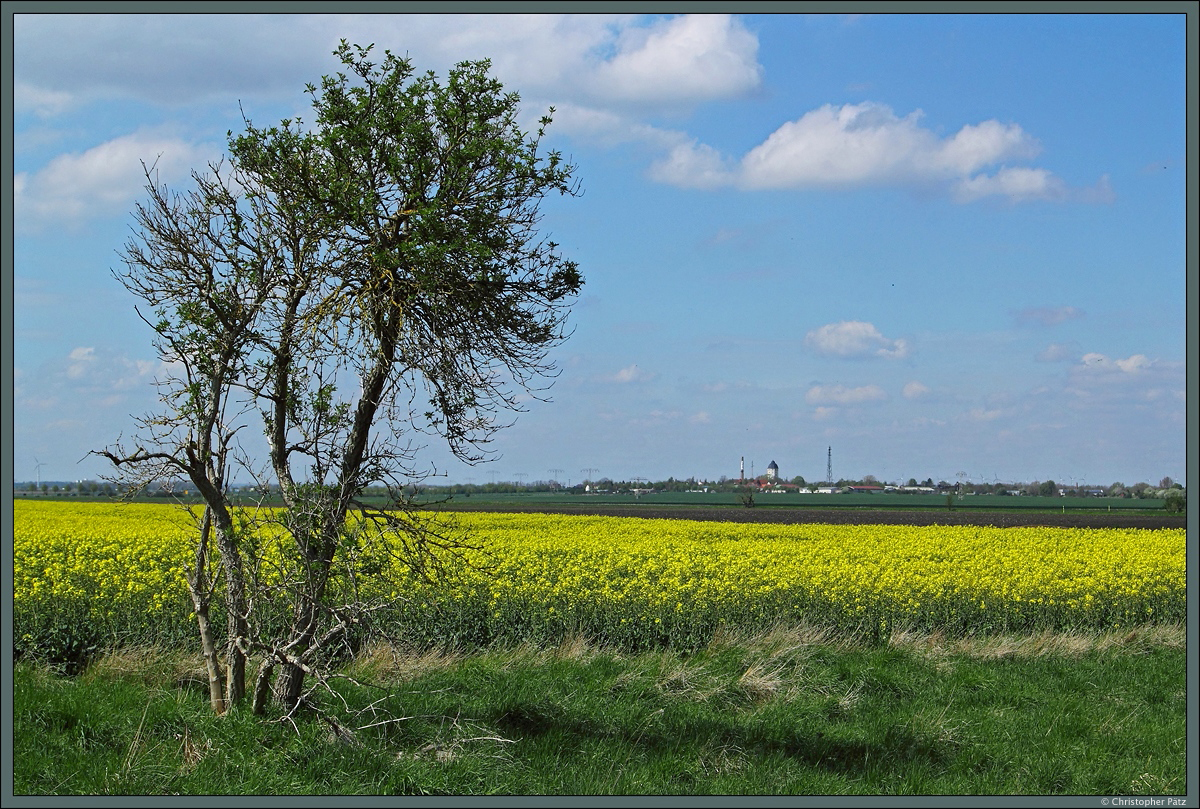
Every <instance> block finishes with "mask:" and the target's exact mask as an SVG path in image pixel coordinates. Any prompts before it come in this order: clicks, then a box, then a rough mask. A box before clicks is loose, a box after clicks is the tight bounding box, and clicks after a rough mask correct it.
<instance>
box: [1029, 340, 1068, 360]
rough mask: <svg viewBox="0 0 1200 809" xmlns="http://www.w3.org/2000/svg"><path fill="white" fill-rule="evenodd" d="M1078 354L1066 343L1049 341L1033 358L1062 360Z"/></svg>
mask: <svg viewBox="0 0 1200 809" xmlns="http://www.w3.org/2000/svg"><path fill="white" fill-rule="evenodd" d="M1077 354H1078V351H1077V350H1076V349H1075V347H1074V346H1072V345H1069V344H1067V343H1051V344H1050V345H1048V346H1046V348H1045V349H1043V350H1042V351H1041V352H1040V353H1039V354H1038V355H1037V356H1036V357H1035V358H1034V359H1036V360H1037V361H1038V362H1063V361H1065V360H1069V359H1072V358H1073V357H1075V356H1076V355H1077Z"/></svg>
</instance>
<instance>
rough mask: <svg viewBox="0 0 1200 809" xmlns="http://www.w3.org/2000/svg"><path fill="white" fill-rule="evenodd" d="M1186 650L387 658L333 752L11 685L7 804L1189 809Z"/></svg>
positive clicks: (803, 649) (187, 680) (720, 646)
mask: <svg viewBox="0 0 1200 809" xmlns="http://www.w3.org/2000/svg"><path fill="white" fill-rule="evenodd" d="M1184 646H1185V644H1184V632H1183V630H1182V629H1170V628H1168V629H1164V628H1161V627H1160V628H1146V629H1144V630H1141V631H1138V632H1130V633H1123V634H1121V635H1112V634H1110V635H1088V636H1080V635H1061V634H1050V633H1046V634H1041V635H1037V636H1031V637H979V638H967V639H944V638H939V637H936V636H933V637H931V636H917V635H895V636H893V637H892V638H891V640H890V642H888V643H884V644H878V645H866V644H862V643H860V642H855V641H852V640H850V639H848V638H844V637H839V636H835V635H832V634H829V633H825V632H821V631H816V630H813V629H804V628H781V629H778V630H776V631H773V632H771V633H767V634H762V635H758V636H753V637H724V638H718V639H715V640H714V641H713V643H711V644H710V645H709V646H708V647H706V648H705V649H703V650H702V651H700V652H698V653H695V654H692V655H686V656H685V655H680V654H678V653H673V652H649V653H643V654H637V655H628V654H620V653H617V652H615V651H612V650H605V649H600V648H595V647H593V646H591V645H589V644H587V643H586V642H583V641H582V640H578V639H576V640H573V641H571V642H568V643H564V644H562V645H560V646H557V647H555V648H551V649H538V648H534V647H529V646H525V647H519V648H515V649H492V650H485V651H482V652H478V653H474V654H471V655H460V654H455V653H446V652H426V653H423V654H415V653H414V654H402V653H397V652H396V651H394V650H392V649H390V648H379V649H374V650H371V651H369V652H366V653H364V654H363V655H361V656H360V657H359V658H358V659H357V660H356V661H354V662H353V663H352V664H350V665H349V666H348V667H347V668H346V669H344V670H343V671H342V674H344V675H347V676H348V677H353V678H354V681H351V680H350V679H339V680H337V681H336V689H337V692H338V694H339V696H338V697H336V698H335V697H334V696H332V695H331V694H329V693H326V694H325V695H324V697H322V702H323V704H324V705H325V707H326V708H329V709H331V710H333V711H334V713H335V714H336V716H337V717H338V722H339V726H340V727H342V728H344V729H346V730H347V731H348V732H343V733H338V732H335V729H334V727H333V726H332V725H331V724H329V723H328V722H326V721H324V720H322V719H320V718H318V717H316V716H314V715H308V716H305V717H302V718H300V720H299V721H298V722H297V723H296V724H294V725H293V724H291V723H286V724H285V723H280V722H278V721H263V720H259V719H256V718H254V717H251V716H248V715H245V714H243V713H239V712H236V711H235V712H234V713H232V714H231V715H229V716H227V717H224V718H218V717H214V716H212V715H211V713H210V712H209V710H208V707H207V702H206V695H205V690H204V687H203V685H202V684H201V682H200V679H199V678H198V677H197V674H198V671H196V670H195V666H196V663H195V661H194V660H192V659H190V657H188V656H187V655H186V654H183V653H166V652H161V651H157V650H145V651H142V652H139V653H134V652H131V651H126V652H123V653H120V654H114V655H109V656H107V657H104V658H102V659H100V660H98V661H97V662H96V663H94V664H93V665H92V666H91V667H90V668H89V669H88V670H87V671H85V672H84V674H83V675H81V676H79V677H76V678H66V677H62V676H59V675H56V674H52V673H50V672H48V671H46V670H44V669H39V668H35V667H32V666H29V665H26V664H19V665H18V666H17V667H16V669H15V671H14V712H13V728H14V748H13V759H14V792H15V794H17V795H83V794H88V795H91V794H101V795H104V794H108V795H111V794H125V795H165V794H183V795H212V794H235V795H236V794H292V795H302V794H354V795H359V794H361V795H392V794H455V795H488V794H510V795H540V794H551V795H631V794H633V795H690V794H697V795H700V794H714V795H739V794H741V795H774V794H810V795H834V794H855V795H892V794H904V795H932V794H951V795H980V794H984V795H1117V794H1121V795H1129V794H1152V795H1181V794H1186V790H1187V784H1186V780H1185V741H1186V739H1185V705H1186V686H1185V682H1184V681H1185V672H1186V661H1185V648H1184ZM368 681H369V682H373V683H376V685H374V686H368V685H365V684H363V683H366V682H368ZM356 682H357V683H358V684H356ZM342 700H345V702H344V704H343V703H342Z"/></svg>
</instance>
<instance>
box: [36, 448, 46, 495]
mask: <svg viewBox="0 0 1200 809" xmlns="http://www.w3.org/2000/svg"><path fill="white" fill-rule="evenodd" d="M33 462H34V463H35V464H37V466H35V467H34V471H35V473H36V474H37V487H38V490H39V491H40V490H41V488H42V467H43V466H45V464H43V463H42V462H41V461H39V460H38V459H37V456H36V455H34V456H33Z"/></svg>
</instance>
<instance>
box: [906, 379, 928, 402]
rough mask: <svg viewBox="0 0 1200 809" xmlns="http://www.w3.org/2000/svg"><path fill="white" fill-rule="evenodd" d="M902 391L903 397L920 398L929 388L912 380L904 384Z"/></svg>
mask: <svg viewBox="0 0 1200 809" xmlns="http://www.w3.org/2000/svg"><path fill="white" fill-rule="evenodd" d="M903 393H904V398H905V399H920V398H921V397H922V396H924V395H925V394H927V393H929V388H928V387H926V386H925V385H922V384H921V383H920V382H917V381H915V380H914V381H912V382H909V383H908V384H907V385H905V386H904V391H903Z"/></svg>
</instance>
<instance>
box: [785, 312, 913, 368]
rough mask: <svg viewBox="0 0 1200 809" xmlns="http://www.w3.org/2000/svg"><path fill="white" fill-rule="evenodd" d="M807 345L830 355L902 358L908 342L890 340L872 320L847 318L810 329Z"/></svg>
mask: <svg viewBox="0 0 1200 809" xmlns="http://www.w3.org/2000/svg"><path fill="white" fill-rule="evenodd" d="M804 344H805V345H806V346H808V347H809V349H811V350H812V351H815V352H816V353H818V354H823V355H825V356H830V357H868V356H874V357H884V358H886V359H903V358H905V357H907V356H908V353H909V348H908V342H907V341H906V340H903V339H895V340H892V339H889V338H887V337H884V336H883V335H882V334H880V333H879V330H878V329H876V328H875V326H873V325H872V324H870V323H864V322H862V321H858V320H845V321H842V322H840V323H830V324H827V325H825V326H822V327H821V328H819V329H815V330H813V331H810V332H809V333H808V334H807V335H805V338H804Z"/></svg>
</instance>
